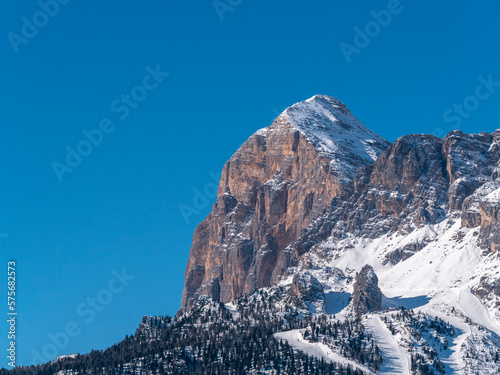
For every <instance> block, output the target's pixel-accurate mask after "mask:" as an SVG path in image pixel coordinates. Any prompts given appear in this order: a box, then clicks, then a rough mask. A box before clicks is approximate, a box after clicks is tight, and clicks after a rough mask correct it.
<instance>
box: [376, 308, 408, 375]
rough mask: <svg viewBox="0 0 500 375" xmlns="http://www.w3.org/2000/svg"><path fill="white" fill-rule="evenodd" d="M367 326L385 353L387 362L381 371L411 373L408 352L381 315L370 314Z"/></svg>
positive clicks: (382, 372)
mask: <svg viewBox="0 0 500 375" xmlns="http://www.w3.org/2000/svg"><path fill="white" fill-rule="evenodd" d="M366 326H367V330H368V332H370V333H371V334H372V335H373V337H374V338H375V342H376V343H377V345H379V346H380V347H381V348H382V352H383V354H384V358H385V362H384V363H383V364H382V368H381V369H380V373H381V374H404V375H410V360H409V357H408V353H407V352H406V351H404V350H403V349H401V348H400V347H399V345H398V344H397V343H396V341H395V340H394V338H393V336H392V334H391V332H390V331H389V330H388V329H387V327H386V326H385V325H384V323H383V322H382V321H381V320H380V317H379V316H377V315H370V316H368V317H367V319H366Z"/></svg>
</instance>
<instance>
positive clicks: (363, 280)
mask: <svg viewBox="0 0 500 375" xmlns="http://www.w3.org/2000/svg"><path fill="white" fill-rule="evenodd" d="M351 303H352V308H353V311H354V313H355V314H356V316H358V317H359V316H361V315H363V314H366V313H367V312H374V311H380V310H382V292H381V291H380V288H379V287H378V277H377V275H376V274H375V272H374V271H373V268H372V266H370V265H366V266H363V268H362V269H361V271H359V273H358V274H357V275H356V281H355V282H354V289H353V292H352V302H351Z"/></svg>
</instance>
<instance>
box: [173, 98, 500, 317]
mask: <svg viewBox="0 0 500 375" xmlns="http://www.w3.org/2000/svg"><path fill="white" fill-rule="evenodd" d="M499 201H500V130H498V131H496V132H495V133H493V134H488V133H480V134H473V135H467V134H464V133H462V132H460V131H453V132H451V133H449V134H448V135H447V136H446V137H445V139H441V138H437V137H435V136H432V135H425V134H414V135H407V136H403V137H401V138H399V139H397V140H396V141H395V142H394V143H393V144H392V145H391V144H389V143H388V142H387V141H385V140H384V139H383V138H381V137H380V136H378V135H376V134H375V133H373V132H371V131H370V130H369V129H367V128H366V127H364V126H363V125H362V124H361V123H360V122H359V121H358V120H357V119H356V118H355V117H354V116H353V115H352V114H351V113H350V112H349V110H348V109H347V108H346V107H345V105H344V104H342V103H341V102H340V101H338V100H337V99H334V98H331V97H328V96H315V97H313V98H311V99H309V100H307V101H304V102H301V103H297V104H295V105H294V106H292V107H290V108H288V109H287V110H286V111H285V112H283V114H281V115H280V116H279V117H278V118H277V119H276V120H275V121H274V122H273V124H272V125H271V126H269V127H268V128H265V129H262V130H259V131H258V132H256V133H255V134H253V135H252V136H251V137H250V138H249V139H248V140H247V141H246V142H245V144H243V146H242V147H241V148H240V149H239V150H238V151H237V152H236V153H235V154H234V155H233V156H232V157H231V159H230V160H229V161H228V162H227V163H226V164H225V165H224V168H223V170H222V175H221V179H220V183H219V187H218V196H217V200H216V202H215V203H214V205H213V208H212V212H211V213H210V214H209V215H208V216H207V218H206V219H205V220H204V221H203V222H202V223H200V224H199V225H198V227H197V228H196V230H195V233H194V236H193V244H192V247H191V253H190V257H189V261H188V265H187V268H186V273H185V287H184V292H183V299H182V307H181V312H182V311H183V309H185V308H189V307H190V306H191V305H192V304H193V303H194V301H196V299H197V298H198V296H200V295H205V294H206V295H209V296H211V297H213V298H214V299H216V300H220V301H222V302H228V301H231V300H234V299H236V298H238V297H240V296H241V295H243V294H245V293H247V292H250V291H252V290H254V289H256V288H261V287H266V286H270V285H273V284H275V283H277V282H278V281H279V280H281V279H282V277H283V276H284V275H286V274H287V271H288V270H289V269H290V267H294V266H297V265H298V264H299V260H300V259H301V257H302V256H303V255H304V254H305V253H307V252H309V251H310V250H311V249H312V248H314V247H315V246H316V245H318V244H320V243H321V242H322V241H325V240H326V239H330V240H332V239H333V240H335V239H342V238H346V237H347V236H354V237H368V238H379V237H380V236H382V235H384V234H387V233H394V232H398V233H401V234H408V233H411V232H412V231H413V230H414V229H415V228H418V227H422V226H425V225H429V224H436V223H439V222H440V221H442V220H443V219H445V218H446V217H450V216H451V217H453V218H457V219H461V222H462V226H464V227H468V228H476V227H477V228H478V234H479V235H478V236H477V238H478V243H479V245H480V246H481V247H483V248H484V249H485V251H488V252H495V251H498V249H500V208H499V207H500V206H499ZM427 243H428V240H426V239H423V240H422V241H419V242H415V243H407V244H405V246H404V247H401V248H398V249H395V250H394V251H393V252H391V253H389V254H387V256H386V259H385V260H384V262H385V263H388V262H390V263H392V264H396V263H398V262H401V261H403V260H405V259H407V258H409V257H411V256H412V255H413V254H414V253H416V252H417V251H420V250H421V249H422V248H424V247H425V246H426V245H427Z"/></svg>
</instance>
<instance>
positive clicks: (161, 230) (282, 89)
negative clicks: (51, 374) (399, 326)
mask: <svg viewBox="0 0 500 375" xmlns="http://www.w3.org/2000/svg"><path fill="white" fill-rule="evenodd" d="M44 1H45V2H47V3H49V4H52V7H48V8H47V6H42V5H41V4H40V3H37V2H36V1H26V2H9V3H4V4H3V11H2V12H0V13H1V14H0V18H1V22H0V25H1V26H0V28H1V29H2V30H1V33H0V35H1V36H2V41H1V42H0V60H1V67H2V69H1V73H0V80H1V85H0V103H1V105H0V116H1V122H2V126H1V136H0V160H1V161H2V162H0V171H1V175H2V176H4V177H3V184H2V185H1V186H2V187H1V191H2V194H1V195H0V234H1V235H0V236H1V237H2V238H0V240H1V243H0V252H1V260H0V261H1V267H4V269H5V270H6V269H7V261H8V260H9V259H15V260H16V262H17V287H18V289H17V292H18V293H17V298H18V300H17V307H18V313H19V315H18V317H17V319H18V321H17V356H18V357H17V364H30V363H32V362H33V361H34V360H35V358H34V355H35V354H34V353H35V352H34V351H36V352H38V353H40V354H42V355H43V351H44V350H45V352H46V354H53V355H63V354H68V353H76V352H88V351H90V350H91V349H99V348H105V347H107V346H109V345H111V344H113V343H115V342H117V341H119V340H121V339H122V338H123V337H124V336H125V335H126V334H132V333H133V332H134V331H135V329H136V328H137V326H138V324H139V323H140V320H141V318H142V316H143V315H165V314H169V315H173V314H175V312H176V311H177V309H178V308H179V305H180V299H181V293H182V287H183V274H184V270H185V265H186V262H187V259H188V255H189V248H190V242H191V239H192V234H193V231H194V228H195V226H196V224H197V223H198V222H200V221H201V220H203V218H204V217H205V216H206V214H207V213H208V212H209V211H210V207H211V204H212V202H213V200H214V196H213V194H212V193H213V176H214V175H216V174H217V173H219V172H220V170H221V168H222V166H223V164H224V162H225V161H226V160H227V159H228V158H229V157H230V156H231V155H232V153H234V152H235V151H236V149H237V148H238V147H239V146H240V145H241V144H242V143H243V142H244V141H245V140H246V139H247V138H248V137H249V136H250V135H251V134H252V133H253V132H254V131H256V130H257V129H259V128H262V127H264V126H267V125H269V124H270V123H271V122H272V120H273V118H274V117H276V116H277V114H279V113H280V112H281V111H282V110H283V109H285V108H286V107H287V106H289V105H291V104H293V103H294V102H297V101H300V100H304V99H307V98H309V97H311V96H313V95H315V94H328V95H331V96H335V97H338V98H339V99H341V100H342V101H343V102H344V103H345V104H346V105H347V106H348V107H349V108H350V109H351V111H352V112H353V114H354V115H356V116H357V117H358V118H359V119H360V120H361V121H362V122H363V123H364V124H365V125H366V126H368V127H369V128H371V129H372V130H373V131H375V132H377V133H378V134H380V135H382V136H384V137H385V138H387V139H388V140H390V141H393V140H395V139H396V138H398V137H400V136H402V135H404V134H409V133H432V134H436V135H443V134H445V133H447V132H448V131H451V130H453V129H455V128H460V129H461V130H462V131H464V132H468V133H471V132H480V131H487V132H492V131H494V130H495V129H496V128H500V106H499V102H500V87H499V86H500V64H499V61H500V48H498V47H499V42H500V26H499V25H500V2H499V1H498V0H485V1H481V2H476V3H474V4H472V3H470V2H469V1H462V0H460V1H451V0H447V1H440V2H430V1H410V0H401V1H400V2H398V1H397V0H391V1H378V0H377V1H356V2H346V1H317V0H311V1H308V2H303V1H274V2H271V3H269V2H264V1H245V0H243V1H240V0H222V1H218V2H215V5H216V6H217V9H216V7H215V6H214V2H213V1H202V2H196V3H193V2H179V1H164V2H159V1H148V0H145V1H142V2H140V3H139V2H131V1H116V0H110V1H106V2H105V3H103V2H97V1H85V2H83V1H80V2H78V1H74V0H73V1H68V0H65V1H62V0H61V3H58V4H59V5H58V8H59V9H57V8H55V7H54V6H53V1H52V0H42V3H44ZM63 3H64V4H63ZM231 4H232V5H231ZM471 4H472V5H471ZM43 8H45V9H46V11H44V10H43ZM41 12H42V13H41ZM43 12H50V13H51V15H46V14H47V13H43ZM44 14H45V15H44ZM389 15H390V16H389ZM33 23H35V24H37V25H39V27H38V26H36V25H34V24H33ZM382 24H383V25H382ZM23 33H24V34H23ZM360 33H363V34H364V35H361V34H360ZM366 33H368V35H366ZM14 34H15V35H14ZM23 38H24V39H23ZM341 46H342V47H341ZM343 50H344V52H345V51H350V52H351V53H347V55H348V56H347V58H346V53H344V52H343ZM348 60H350V62H348ZM167 73H168V74H167ZM148 76H149V77H148ZM497 82H499V83H497ZM124 107H125V108H126V109H125V108H124ZM100 126H101V129H100V130H99V131H98V132H95V131H93V129H99V127H100ZM103 130H104V131H105V132H104V131H103ZM84 131H86V132H88V133H87V134H91V135H92V134H93V137H94V138H93V142H94V143H95V144H91V143H90V141H89V140H88V139H87V138H86V136H85V135H84V133H83V132H84ZM99 132H100V133H99ZM99 134H101V135H99ZM82 142H83V143H82ZM89 145H90V146H89ZM68 146H69V148H70V150H73V151H69V152H70V153H71V152H74V150H76V149H78V150H79V151H80V152H82V153H83V154H85V155H86V156H83V157H81V160H80V159H78V158H76V159H75V156H74V155H73V159H71V157H70V158H69V161H70V163H72V165H73V167H71V166H68V164H67V163H66V157H67V154H68V149H67V147H68ZM78 147H79V148H78ZM54 162H57V163H59V164H54ZM54 165H56V166H57V167H56V169H57V170H58V171H59V172H58V173H59V177H61V178H58V176H57V174H56V173H55V171H54V168H55V167H54ZM61 168H62V169H61ZM69 170H71V172H70V171H69ZM61 179H62V181H60V180H61ZM179 207H182V208H184V209H189V207H191V208H192V209H193V210H194V211H196V213H193V214H192V215H191V216H189V218H187V219H186V217H183V215H182V214H181V211H180V208H179ZM124 269H125V270H124ZM123 273H125V274H126V275H128V276H124V275H123ZM117 274H118V276H117ZM6 276H7V275H5V277H4V285H3V286H2V288H1V289H0V291H1V292H2V293H5V294H4V295H6V293H7V289H6V283H7V281H6ZM94 299H95V301H94ZM2 300H6V297H4V298H3V299H2ZM99 301H100V302H101V303H100V302H99ZM6 309H7V305H5V311H6ZM7 329H8V327H7V325H6V323H4V329H3V330H2V331H3V332H6V331H7ZM68 332H69V333H71V335H69V333H68ZM6 336H7V335H6V334H5V335H4V337H2V340H0V342H2V343H3V344H4V345H5V347H6V348H7V347H8V345H7V337H6ZM54 341H55V343H54ZM56 344H57V345H59V346H57V345H56ZM51 348H52V349H53V348H56V350H55V351H54V350H51ZM4 352H5V351H4ZM1 361H2V362H1V363H0V365H1V366H7V359H6V358H4V357H2V359H1Z"/></svg>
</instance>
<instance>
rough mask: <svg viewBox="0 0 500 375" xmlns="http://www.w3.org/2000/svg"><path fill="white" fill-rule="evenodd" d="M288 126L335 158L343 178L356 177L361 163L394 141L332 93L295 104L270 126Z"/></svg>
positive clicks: (332, 158)
mask: <svg viewBox="0 0 500 375" xmlns="http://www.w3.org/2000/svg"><path fill="white" fill-rule="evenodd" d="M284 126H287V127H292V128H293V129H297V130H299V131H300V132H301V133H302V134H303V135H304V136H305V137H306V138H307V139H308V140H309V141H310V142H311V143H312V144H313V146H314V147H315V148H316V149H317V150H318V151H319V152H321V153H322V154H323V155H325V156H326V157H328V158H329V159H330V160H331V166H332V167H333V170H336V171H337V174H338V176H339V177H341V178H347V179H352V178H353V177H354V175H355V174H356V172H357V171H358V169H359V168H360V167H362V166H364V165H369V164H372V163H373V162H374V161H375V160H376V159H377V157H378V156H379V155H380V154H381V153H382V152H383V151H384V150H385V149H386V148H387V147H388V146H389V145H390V143H389V142H388V141H387V140H385V139H384V138H382V137H381V136H379V135H378V134H376V133H374V132H373V131H371V130H370V129H368V128H367V127H366V126H364V125H363V124H362V123H361V121H359V120H358V119H357V118H356V117H354V116H353V115H352V114H351V112H350V111H349V109H348V108H347V106H346V105H345V104H344V103H342V102H341V101H340V100H339V99H336V98H333V97H331V96H328V95H315V96H313V97H312V98H310V99H307V100H304V101H302V102H299V103H296V104H294V105H292V106H291V107H289V108H287V109H286V110H285V111H284V112H283V113H282V114H281V115H280V116H279V117H278V118H277V119H276V120H275V122H274V123H273V124H272V125H271V127H270V129H273V128H276V129H281V128H282V127H284ZM346 161H347V163H346Z"/></svg>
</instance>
